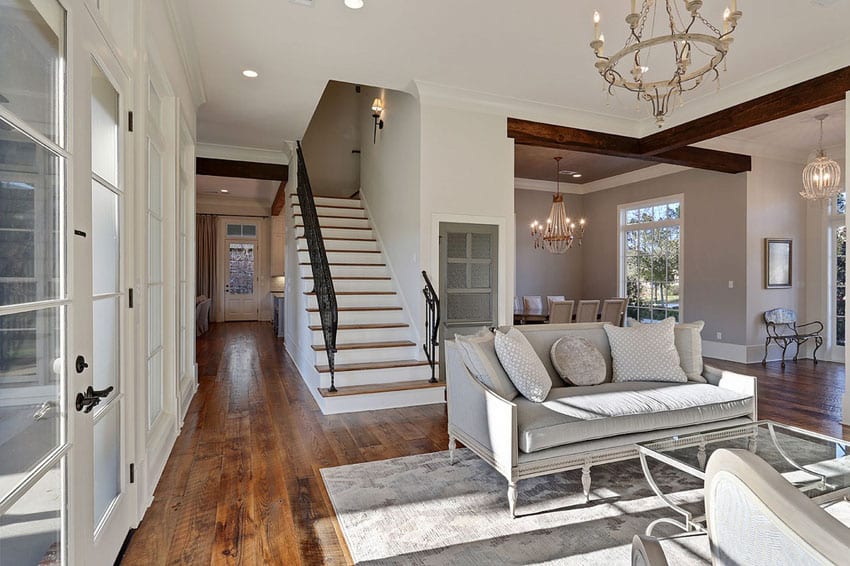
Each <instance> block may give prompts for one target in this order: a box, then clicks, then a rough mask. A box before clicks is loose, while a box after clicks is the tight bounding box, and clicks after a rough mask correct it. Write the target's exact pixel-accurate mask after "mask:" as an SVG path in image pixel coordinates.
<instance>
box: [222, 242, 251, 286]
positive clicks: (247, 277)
mask: <svg viewBox="0 0 850 566" xmlns="http://www.w3.org/2000/svg"><path fill="white" fill-rule="evenodd" d="M228 285H229V287H228V289H229V291H228V292H229V293H232V294H234V295H250V294H252V293H253V292H254V244H235V243H231V244H230V277H229V278H228Z"/></svg>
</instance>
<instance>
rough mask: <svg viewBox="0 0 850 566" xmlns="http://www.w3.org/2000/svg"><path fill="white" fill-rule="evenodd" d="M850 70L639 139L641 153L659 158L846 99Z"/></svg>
mask: <svg viewBox="0 0 850 566" xmlns="http://www.w3.org/2000/svg"><path fill="white" fill-rule="evenodd" d="M847 91H850V67H844V68H842V69H838V70H837V71H833V72H831V73H827V74H825V75H821V76H819V77H816V78H814V79H810V80H808V81H804V82H801V83H798V84H795V85H793V86H789V87H787V88H783V89H781V90H777V91H776V92H772V93H770V94H766V95H764V96H760V97H758V98H754V99H753V100H748V101H747V102H742V103H741V104H737V105H735V106H732V107H730V108H726V109H724V110H720V111H718V112H715V113H713V114H709V115H708V116H703V117H702V118H697V119H696V120H691V121H690V122H687V123H685V124H681V125H679V126H673V127H672V128H669V129H666V130H662V131H660V132H658V133H656V134H652V135H650V136H647V137H645V138H643V139H641V140H640V153H642V154H643V155H658V154H660V153H663V152H665V151H668V150H670V149H673V148H677V147H683V146H687V145H691V144H694V143H697V142H700V141H704V140H708V139H712V138H716V137H718V136H722V135H726V134H730V133H732V132H737V131H738V130H743V129H745V128H751V127H752V126H758V125H759V124H764V123H765V122H770V121H773V120H777V119H779V118H784V117H786V116H791V115H793V114H799V113H800V112H805V111H806V110H812V109H814V108H818V107H819V106H823V105H825V104H831V103H833V102H838V101H839V100H844V97H845V96H846V93H847Z"/></svg>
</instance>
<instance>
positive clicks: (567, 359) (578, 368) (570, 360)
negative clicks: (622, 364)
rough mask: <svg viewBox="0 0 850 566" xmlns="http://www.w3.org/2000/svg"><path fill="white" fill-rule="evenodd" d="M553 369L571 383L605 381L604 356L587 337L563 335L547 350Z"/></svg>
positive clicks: (580, 383)
mask: <svg viewBox="0 0 850 566" xmlns="http://www.w3.org/2000/svg"><path fill="white" fill-rule="evenodd" d="M549 357H550V358H552V365H553V366H555V371H557V372H558V375H560V376H561V378H563V379H564V380H566V381H567V382H568V383H572V384H573V385H599V384H600V383H602V382H603V381H605V373H606V368H605V358H603V357H602V353H601V352H600V351H599V350H597V349H596V347H594V345H593V344H591V343H590V340H588V339H587V338H580V337H578V336H564V337H563V338H559V339H558V340H556V341H555V343H554V344H552V350H551V351H550V352H549Z"/></svg>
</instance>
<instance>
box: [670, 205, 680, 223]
mask: <svg viewBox="0 0 850 566" xmlns="http://www.w3.org/2000/svg"><path fill="white" fill-rule="evenodd" d="M680 207H681V205H680V204H679V203H678V202H671V203H669V204H668V205H667V218H668V219H670V220H674V219H676V218H679V210H680Z"/></svg>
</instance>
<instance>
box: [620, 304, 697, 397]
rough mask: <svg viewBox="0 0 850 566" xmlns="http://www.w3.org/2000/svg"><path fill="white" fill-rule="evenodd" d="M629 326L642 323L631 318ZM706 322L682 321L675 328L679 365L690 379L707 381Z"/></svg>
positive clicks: (674, 335) (674, 334)
mask: <svg viewBox="0 0 850 566" xmlns="http://www.w3.org/2000/svg"><path fill="white" fill-rule="evenodd" d="M630 320H631V323H630V324H629V326H639V325H640V324H641V323H640V322H638V321H636V320H634V319H630ZM703 327H705V322H703V321H702V320H697V321H696V322H680V323H678V324H677V325H676V326H675V328H674V329H673V337H674V342H675V344H676V351H677V352H678V353H679V365H680V366H681V368H682V370H683V371H684V372H685V375H687V376H688V381H695V382H698V383H705V382H706V381H705V378H704V377H703V376H702V336H701V333H702V329H703Z"/></svg>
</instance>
